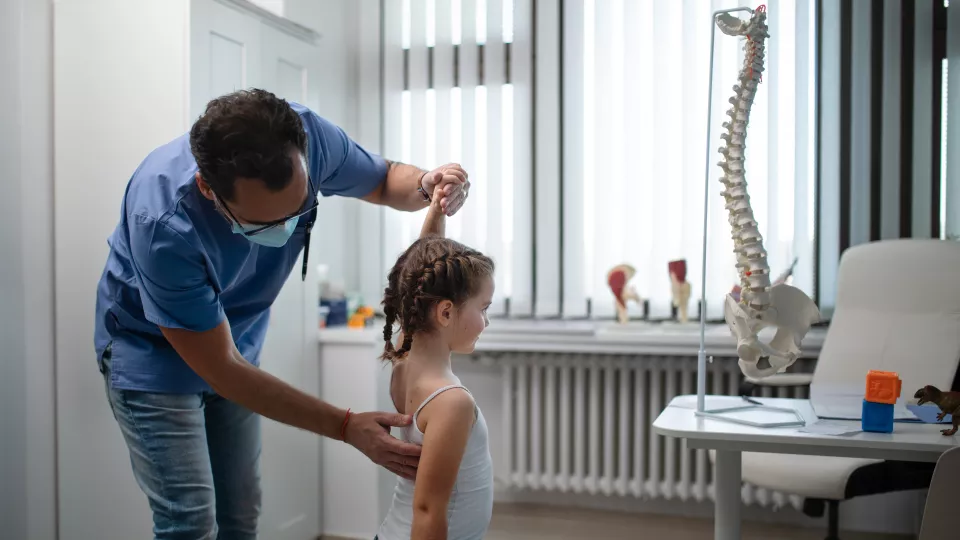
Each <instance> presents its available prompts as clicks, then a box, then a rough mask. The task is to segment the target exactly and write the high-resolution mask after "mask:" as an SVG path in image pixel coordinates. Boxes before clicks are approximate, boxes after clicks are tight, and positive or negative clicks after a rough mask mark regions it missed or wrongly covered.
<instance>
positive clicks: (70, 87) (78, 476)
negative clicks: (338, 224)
mask: <svg viewBox="0 0 960 540" xmlns="http://www.w3.org/2000/svg"><path fill="white" fill-rule="evenodd" d="M326 5H327V6H332V5H334V3H327V4H326ZM53 7H54V30H53V31H54V109H55V111H56V113H55V119H54V126H53V130H54V164H55V170H56V173H55V180H54V182H55V190H54V191H55V195H54V210H55V216H56V218H55V227H54V229H55V230H54V238H55V247H54V256H55V261H56V263H55V272H54V273H55V287H56V291H57V293H56V300H55V308H56V316H55V317H56V321H55V324H56V347H57V353H56V362H57V376H56V379H57V383H56V394H57V396H56V397H57V407H56V408H57V427H56V430H57V451H58V467H57V476H58V483H59V493H58V499H59V504H58V506H59V509H58V512H59V515H58V519H59V530H60V535H61V536H60V537H61V538H62V539H63V540H85V539H88V538H142V537H144V536H148V535H149V534H150V531H151V530H152V524H151V519H150V513H149V510H148V507H147V502H146V498H145V497H144V495H143V494H142V493H141V492H140V490H139V488H138V487H137V485H136V483H135V481H134V479H133V474H132V472H131V471H130V465H129V456H128V453H127V449H126V446H125V445H124V443H123V440H122V438H121V435H120V432H119V429H118V427H117V425H116V423H115V421H114V419H113V418H112V416H111V413H110V411H109V408H108V406H107V403H106V398H105V396H104V385H103V380H102V378H101V377H100V374H99V373H98V372H97V369H96V363H95V359H94V351H93V345H92V343H93V327H94V321H93V316H94V302H95V291H96V286H97V281H98V279H99V277H100V272H101V271H102V269H103V263H104V261H105V259H106V256H107V249H108V248H107V245H106V238H107V237H108V236H109V235H110V233H111V232H112V231H113V228H114V227H115V226H116V223H117V219H118V217H119V215H120V200H121V198H122V196H123V192H124V187H125V184H126V182H127V180H128V179H129V177H130V175H131V173H132V172H133V171H134V169H135V168H136V167H137V166H138V165H139V163H140V161H141V160H142V159H143V158H144V157H145V156H146V155H147V154H148V153H149V152H150V151H151V150H153V149H154V148H156V147H157V146H159V145H161V144H164V143H166V142H167V141H169V140H170V139H172V138H174V137H177V136H179V135H181V134H182V133H184V132H186V131H188V130H189V129H190V126H191V125H192V123H193V121H194V120H195V119H196V118H197V116H199V115H200V114H201V112H202V111H203V110H204V108H205V106H206V103H207V102H208V101H209V100H210V99H211V98H213V97H215V96H218V95H221V94H224V93H227V92H231V91H233V90H235V89H240V88H249V87H259V88H264V89H267V90H270V91H273V92H275V93H277V94H278V95H280V96H282V97H284V98H287V99H289V100H295V101H298V102H300V103H303V104H304V105H307V106H309V107H311V108H313V109H314V110H317V111H318V112H320V113H321V114H327V113H328V112H329V111H323V110H322V109H321V108H320V105H321V103H320V101H321V100H320V96H321V95H322V94H325V93H333V94H336V95H343V96H349V95H350V94H351V93H355V92H354V91H353V90H352V89H351V88H350V86H349V85H350V84H352V83H351V82H350V80H349V78H347V77H323V76H322V73H321V72H320V69H321V68H322V67H323V66H322V65H321V62H323V60H322V59H323V58H324V55H323V54H322V53H323V50H324V49H325V48H328V47H331V48H332V49H333V50H338V49H339V50H343V49H344V48H345V47H346V44H345V43H341V44H340V46H339V47H338V46H337V45H336V44H330V43H327V42H325V41H324V40H323V39H322V38H321V36H320V35H319V34H318V33H316V32H313V31H311V30H309V29H307V28H305V27H303V26H300V25H297V24H294V23H291V22H290V21H287V20H284V19H281V18H279V17H277V16H275V15H273V14H272V13H269V12H267V11H265V10H263V9H260V8H257V7H256V6H255V5H254V4H252V3H250V2H247V1H245V0H164V1H163V2H157V1H155V0H58V1H57V2H55V3H54V4H53ZM329 11H330V13H329V20H324V21H322V23H323V24H330V25H340V26H341V27H342V26H345V25H346V24H347V21H348V13H349V12H348V10H347V8H343V7H331V8H330V9H329ZM320 22H321V21H318V23H320ZM321 84H322V85H324V86H323V87H321ZM319 236H322V235H318V234H315V235H314V237H315V238H314V240H316V237H319ZM311 253H312V254H313V255H312V256H311V259H313V260H314V261H315V260H317V259H314V257H317V253H318V247H317V246H314V247H313V249H311ZM311 266H312V267H313V266H315V265H313V264H312V265H311ZM311 271H312V268H311ZM315 298H317V291H316V279H315V278H313V277H311V276H310V275H308V276H307V279H306V281H301V280H300V265H299V264H297V265H295V271H294V273H293V274H291V278H290V279H289V280H288V282H287V284H286V286H285V287H284V288H283V290H282V292H281V294H280V297H279V298H278V299H277V302H276V303H275V305H274V307H273V310H272V313H271V323H270V328H269V330H268V334H267V341H266V345H265V348H264V350H263V353H262V355H261V364H262V367H263V369H264V370H266V371H269V372H271V373H272V374H274V375H276V376H277V377H280V378H281V379H284V380H285V381H287V382H289V383H291V384H293V385H295V386H297V387H298V388H300V389H301V390H304V391H306V392H309V393H313V394H316V393H317V391H318V387H319V381H318V368H317V352H316V328H317V324H316V303H315V301H308V299H315ZM263 422H264V424H263V444H264V448H263V454H262V461H261V467H262V473H263V490H264V501H263V514H262V519H261V528H260V534H261V536H262V537H263V538H271V539H281V540H282V539H291V540H293V539H307V538H316V537H318V536H319V535H320V533H321V523H320V520H321V509H320V478H319V475H320V468H319V466H320V440H319V438H318V437H317V436H315V435H312V434H309V433H306V432H301V431H298V430H295V429H293V428H290V427H287V426H283V425H279V424H276V423H274V422H272V421H269V420H266V419H264V421H263Z"/></svg>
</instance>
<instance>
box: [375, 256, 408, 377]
mask: <svg viewBox="0 0 960 540" xmlns="http://www.w3.org/2000/svg"><path fill="white" fill-rule="evenodd" d="M405 261H406V253H404V254H403V255H401V256H400V258H399V259H398V260H397V264H395V265H394V267H393V269H391V270H390V275H389V276H387V288H386V289H384V291H383V302H382V304H383V314H384V316H385V317H386V319H387V320H386V322H385V323H384V325H383V341H384V344H383V354H381V355H380V359H381V360H387V361H390V362H393V361H395V360H397V358H398V355H397V351H396V349H394V348H393V325H394V324H395V323H396V321H397V304H398V303H399V301H400V299H399V298H397V280H398V278H399V277H400V270H401V269H402V268H403V263H404V262H405Z"/></svg>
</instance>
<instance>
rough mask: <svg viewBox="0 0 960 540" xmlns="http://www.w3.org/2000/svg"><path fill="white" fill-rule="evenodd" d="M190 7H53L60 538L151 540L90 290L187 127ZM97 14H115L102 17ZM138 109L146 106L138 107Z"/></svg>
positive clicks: (93, 1) (84, 3)
mask: <svg viewBox="0 0 960 540" xmlns="http://www.w3.org/2000/svg"><path fill="white" fill-rule="evenodd" d="M187 8H188V5H187V1H186V0H175V1H167V2H143V1H137V2H130V1H127V0H60V1H59V2H57V3H56V4H55V12H54V20H55V26H54V31H55V36H56V39H55V47H54V51H55V55H54V66H55V68H54V73H55V77H54V96H55V97H54V103H55V110H56V115H55V121H54V124H55V145H56V197H55V199H56V201H55V209H56V260H57V266H56V290H57V295H56V321H57V326H56V330H57V337H56V344H57V396H58V408H57V418H58V435H59V437H58V453H59V455H58V460H59V474H60V492H59V501H60V528H61V531H62V535H61V537H62V539H63V540H73V539H76V540H81V539H83V540H85V539H88V538H105V537H112V538H139V537H143V536H144V535H147V534H149V532H150V531H151V530H152V528H151V523H152V522H151V518H150V513H149V509H148V507H147V503H146V497H145V496H144V495H143V493H142V492H141V491H140V489H139V488H138V487H137V484H136V482H135V481H134V478H133V473H132V472H131V470H130V465H129V463H130V458H129V454H128V452H127V449H126V446H125V445H124V443H123V439H122V437H121V435H120V430H119V428H118V427H117V425H116V422H115V421H114V419H113V417H112V415H111V414H110V412H109V407H108V405H107V401H106V398H105V395H104V383H103V378H102V377H101V376H100V373H99V371H98V370H97V365H96V360H95V356H94V355H95V353H94V349H93V329H94V303H95V301H96V287H97V282H98V280H99V278H100V273H101V272H102V270H103V264H104V261H105V260H106V257H107V253H108V247H107V237H108V236H109V235H110V233H111V232H112V231H113V228H114V227H115V226H116V224H117V220H118V218H119V217H120V201H121V199H122V197H123V192H124V188H125V186H126V183H127V180H128V179H129V178H130V175H131V174H132V172H133V171H134V169H136V167H137V165H138V164H139V162H140V160H141V159H142V158H143V157H144V156H146V155H147V153H148V152H150V151H151V150H153V149H154V148H155V147H157V146H159V145H160V144H163V143H165V142H167V141H168V140H170V139H172V138H174V137H176V136H178V135H180V134H181V133H183V131H184V130H185V129H186V127H187V125H186V120H187V111H186V109H185V105H186V99H175V98H172V96H173V97H176V96H184V92H185V91H186V89H187V73H186V72H185V69H184V63H183V58H185V55H186V46H187V40H186V39H185V36H186V32H187V26H186V25H187V23H188V18H187V13H188V12H187ZM103 13H111V14H112V16H111V17H104V16H103V15H102V14H103ZM145 104H148V105H147V106H145Z"/></svg>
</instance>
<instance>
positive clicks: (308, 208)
mask: <svg viewBox="0 0 960 540" xmlns="http://www.w3.org/2000/svg"><path fill="white" fill-rule="evenodd" d="M307 185H309V186H310V193H311V195H313V203H312V204H310V205H307V202H309V201H310V199H307V201H305V202H304V206H303V207H302V208H301V209H300V210H298V211H297V212H294V213H293V214H290V215H288V216H286V217H283V218H280V219H276V220H273V221H270V222H268V223H258V224H257V225H259V226H258V227H256V228H255V229H246V228H244V227H242V226H241V227H240V233H241V234H242V235H243V236H254V235H257V234H260V233H262V232H263V231H266V230H269V229H272V228H274V227H277V226H280V225H283V224H284V223H286V222H288V221H290V220H291V219H296V218H299V217H301V216H303V215H305V214H309V213H310V212H313V211H314V210H316V209H317V207H318V206H319V205H320V198H319V197H318V196H317V190H316V188H314V187H313V181H312V180H311V179H310V178H309V177H307ZM211 191H213V189H212V188H211ZM213 195H214V196H215V197H216V198H217V202H218V203H219V204H220V207H221V208H223V211H224V212H226V213H227V215H228V216H230V219H232V220H233V221H234V222H236V223H237V225H240V220H239V219H237V217H236V216H234V215H233V212H231V211H230V208H228V207H227V203H226V202H224V200H223V198H222V197H220V194H218V193H217V192H216V191H213ZM312 224H313V223H312V222H311V225H312Z"/></svg>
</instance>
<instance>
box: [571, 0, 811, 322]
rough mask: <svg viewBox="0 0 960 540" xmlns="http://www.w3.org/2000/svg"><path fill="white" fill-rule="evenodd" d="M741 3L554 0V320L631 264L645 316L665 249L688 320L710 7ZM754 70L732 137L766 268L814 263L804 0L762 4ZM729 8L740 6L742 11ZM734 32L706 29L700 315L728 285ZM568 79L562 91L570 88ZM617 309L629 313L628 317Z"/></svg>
mask: <svg viewBox="0 0 960 540" xmlns="http://www.w3.org/2000/svg"><path fill="white" fill-rule="evenodd" d="M759 4H760V2H759V0H758V1H756V2H739V3H738V2H736V1H721V0H714V1H712V2H705V1H701V0H682V1H678V0H567V2H566V3H565V4H564V9H565V12H564V15H563V17H564V19H565V24H564V25H565V28H564V36H563V39H564V41H565V46H566V48H565V51H567V53H568V54H566V58H565V61H564V64H563V65H564V69H565V70H566V71H567V72H568V73H567V74H565V79H564V80H565V82H566V84H567V86H566V87H565V88H564V104H563V107H564V118H565V120H564V121H565V128H564V135H563V136H564V143H563V149H564V156H563V159H564V175H563V221H564V233H563V256H562V258H563V284H562V291H560V294H562V298H563V302H562V311H563V315H564V316H570V317H577V316H588V315H589V316H597V317H608V316H611V315H613V313H614V304H613V300H612V296H611V293H610V292H609V289H608V286H607V283H606V273H607V271H608V270H609V269H610V268H611V267H613V266H615V265H617V264H620V263H627V264H630V265H632V266H634V267H635V268H636V276H635V277H634V280H633V283H634V285H635V287H636V289H637V291H638V293H639V294H640V295H641V296H642V297H643V298H644V299H645V300H646V301H647V303H648V307H649V313H648V316H649V317H650V318H654V319H656V318H665V317H669V316H670V314H671V296H670V290H671V289H670V278H669V273H668V269H667V265H668V262H669V261H672V260H676V259H685V260H686V262H687V281H688V282H690V284H691V286H692V295H691V300H690V304H689V307H690V315H691V318H694V317H697V310H698V308H697V299H698V298H700V294H701V291H700V288H701V287H700V284H701V275H702V274H701V262H702V260H703V259H702V256H701V253H702V245H703V244H702V242H703V237H702V230H703V211H704V207H703V200H704V199H703V197H704V172H705V171H704V166H705V162H704V160H705V158H706V156H705V155H704V153H705V152H706V151H707V149H706V148H705V144H706V135H707V133H706V130H707V99H708V96H707V87H708V76H709V66H710V30H711V13H712V12H713V11H714V10H717V9H724V8H729V7H736V6H738V5H739V6H745V7H750V8H756V7H757V6H758V5H759ZM766 6H767V14H768V15H767V17H768V18H767V24H768V26H769V29H770V37H769V38H768V39H767V42H766V71H765V72H764V73H763V80H762V83H761V84H760V86H759V90H758V93H757V96H756V99H755V101H754V104H753V108H752V111H751V117H750V123H749V126H748V131H747V141H746V163H745V168H746V173H747V189H748V192H749V194H750V197H751V200H752V203H753V209H754V214H755V215H756V217H757V220H758V221H759V225H760V232H761V234H762V235H763V239H764V246H765V247H766V249H767V252H768V254H769V264H770V268H771V271H772V272H773V273H774V274H775V275H776V274H777V273H779V272H781V271H784V270H786V269H787V268H789V267H790V266H791V263H792V262H793V260H794V258H797V260H798V262H797V265H796V269H795V272H794V276H793V278H792V283H793V284H794V285H795V286H798V287H799V288H800V289H802V290H804V291H805V292H807V293H808V294H810V295H811V296H812V294H813V282H814V276H813V269H814V252H813V241H814V226H813V225H814V217H813V210H814V200H815V193H814V181H813V178H814V172H815V168H814V161H813V160H814V148H815V145H814V134H815V118H816V110H815V109H816V101H815V99H814V80H815V78H814V74H815V64H814V62H813V59H814V58H815V53H814V51H815V49H814V47H815V11H814V8H815V2H813V1H807V0H796V1H779V0H772V1H767V2H766ZM741 16H746V14H745V13H742V14H741ZM743 45H744V40H743V39H741V38H735V37H730V36H725V35H723V34H722V33H720V32H717V35H716V43H715V63H714V66H715V67H714V76H715V78H714V88H713V90H714V92H713V96H712V104H713V115H712V128H711V134H710V139H709V140H710V145H709V162H710V181H709V187H710V193H709V212H710V218H709V241H708V249H707V284H706V290H707V315H708V317H709V318H711V319H716V318H720V317H722V302H723V298H724V295H726V294H727V293H728V292H729V291H730V290H731V288H732V287H733V286H734V285H735V284H736V283H737V281H738V275H737V272H736V269H735V266H734V265H735V257H734V255H733V241H732V239H731V231H730V226H729V224H728V222H727V213H726V210H725V209H724V201H723V198H722V197H721V195H720V192H721V190H722V187H723V186H722V185H721V183H720V181H719V178H720V175H721V170H720V168H719V167H718V166H717V163H718V162H719V161H720V158H721V156H720V154H719V153H718V149H719V147H720V145H721V143H722V140H721V139H720V134H721V133H722V132H724V128H723V127H722V126H721V124H722V123H723V122H724V121H725V120H727V119H728V117H727V116H726V111H727V110H728V109H729V108H730V107H731V105H730V103H729V101H728V100H729V99H730V97H731V96H732V95H733V89H732V88H733V85H734V84H736V83H737V76H738V72H739V69H740V66H741V65H742V62H743V54H744V52H743ZM571 83H574V84H578V85H579V87H577V88H571V87H570V84H571ZM639 309H642V308H637V307H634V306H631V310H633V313H634V315H641V312H640V311H639Z"/></svg>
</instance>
